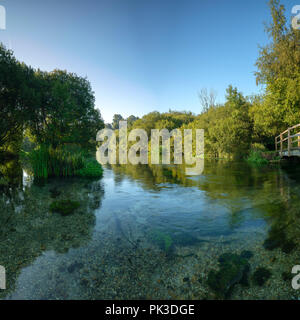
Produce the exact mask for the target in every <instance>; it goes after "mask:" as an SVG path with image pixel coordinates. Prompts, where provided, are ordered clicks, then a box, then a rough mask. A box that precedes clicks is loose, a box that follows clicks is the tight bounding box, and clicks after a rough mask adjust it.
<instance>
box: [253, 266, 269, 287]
mask: <svg viewBox="0 0 300 320" xmlns="http://www.w3.org/2000/svg"><path fill="white" fill-rule="evenodd" d="M271 275H272V274H271V271H270V270H268V269H266V268H263V267H260V268H257V269H256V271H255V272H254V274H253V282H254V283H255V284H256V285H258V286H260V287H261V286H263V285H264V284H265V282H266V281H267V280H268V279H269V278H270V277H271Z"/></svg>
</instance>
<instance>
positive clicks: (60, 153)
mask: <svg viewBox="0 0 300 320" xmlns="http://www.w3.org/2000/svg"><path fill="white" fill-rule="evenodd" d="M29 161H30V163H31V166H32V169H33V175H34V177H36V178H48V177H53V176H55V177H70V176H81V177H101V176H102V173H103V170H102V167H101V165H100V164H99V163H98V162H97V161H96V160H95V159H91V158H88V157H87V154H86V152H85V151H82V150H80V149H79V150H78V149H74V148H73V150H72V148H66V147H65V148H59V149H53V148H47V147H45V146H42V147H40V148H38V149H36V150H34V151H32V152H30V153H29Z"/></svg>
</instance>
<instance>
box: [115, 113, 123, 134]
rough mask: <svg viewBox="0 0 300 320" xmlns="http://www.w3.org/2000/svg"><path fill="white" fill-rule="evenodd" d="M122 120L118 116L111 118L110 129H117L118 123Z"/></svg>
mask: <svg viewBox="0 0 300 320" xmlns="http://www.w3.org/2000/svg"><path fill="white" fill-rule="evenodd" d="M122 120H124V119H123V117H122V116H121V115H120V114H115V115H114V117H113V122H112V127H113V129H114V130H118V129H119V122H120V121H122Z"/></svg>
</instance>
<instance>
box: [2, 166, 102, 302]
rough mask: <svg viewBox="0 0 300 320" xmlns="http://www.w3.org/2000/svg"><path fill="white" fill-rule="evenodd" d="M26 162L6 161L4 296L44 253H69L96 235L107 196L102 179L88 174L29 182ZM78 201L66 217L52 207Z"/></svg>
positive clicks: (12, 289)
mask: <svg viewBox="0 0 300 320" xmlns="http://www.w3.org/2000/svg"><path fill="white" fill-rule="evenodd" d="M23 180H24V176H23V170H22V168H21V165H20V163H19V162H17V161H10V162H7V163H2V164H1V165H0V189H1V194H0V265H3V266H5V268H6V276H7V288H9V289H8V290H6V291H1V292H0V297H1V298H4V297H5V296H7V295H8V294H9V293H10V292H13V291H14V289H15V282H16V280H17V278H18V276H19V275H20V272H21V270H22V269H23V268H25V267H27V266H29V265H31V264H32V263H33V262H34V261H35V260H36V259H37V258H38V257H39V256H41V255H43V253H44V252H47V251H54V252H56V253H58V254H62V253H63V254H65V253H67V252H68V251H69V250H70V249H71V248H79V247H81V246H83V245H85V244H86V243H88V242H89V241H90V240H91V238H92V232H93V228H94V225H95V215H94V210H95V209H96V208H99V207H100V206H101V201H102V197H103V189H102V186H101V185H99V182H90V181H86V180H84V179H64V180H60V179H52V180H49V181H48V182H47V183H46V182H45V181H44V182H43V183H42V184H41V183H38V184H36V183H32V182H31V181H25V183H23ZM64 199H71V200H76V201H78V202H79V203H80V207H79V208H78V209H77V210H76V211H74V213H72V214H70V215H68V216H63V215H61V214H59V213H56V212H51V211H50V210H49V207H50V205H51V203H52V202H53V201H60V200H64Z"/></svg>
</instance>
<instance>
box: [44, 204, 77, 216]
mask: <svg viewBox="0 0 300 320" xmlns="http://www.w3.org/2000/svg"><path fill="white" fill-rule="evenodd" d="M79 207H80V203H79V202H77V201H71V200H60V201H54V202H52V203H51V205H50V211H52V212H58V213H60V214H62V215H64V216H66V215H69V214H72V213H73V212H74V211H75V210H76V209H78V208H79Z"/></svg>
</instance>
